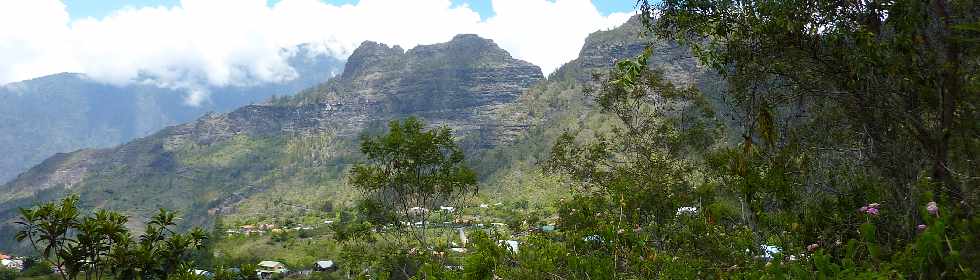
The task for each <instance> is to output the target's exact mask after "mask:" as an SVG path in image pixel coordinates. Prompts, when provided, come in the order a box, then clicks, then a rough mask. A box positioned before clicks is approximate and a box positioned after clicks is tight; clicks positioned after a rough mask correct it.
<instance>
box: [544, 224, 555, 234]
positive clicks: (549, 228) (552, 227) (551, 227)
mask: <svg viewBox="0 0 980 280" xmlns="http://www.w3.org/2000/svg"><path fill="white" fill-rule="evenodd" d="M541 232H545V233H547V232H555V225H544V226H542V227H541Z"/></svg>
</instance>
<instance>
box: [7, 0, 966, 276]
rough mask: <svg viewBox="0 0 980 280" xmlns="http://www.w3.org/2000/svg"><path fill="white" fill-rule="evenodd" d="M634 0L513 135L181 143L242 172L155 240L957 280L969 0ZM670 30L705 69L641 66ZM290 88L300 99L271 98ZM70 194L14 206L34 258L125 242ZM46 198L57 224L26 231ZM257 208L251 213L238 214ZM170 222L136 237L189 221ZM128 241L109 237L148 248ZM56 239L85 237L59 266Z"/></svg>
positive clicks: (225, 179) (342, 259)
mask: <svg viewBox="0 0 980 280" xmlns="http://www.w3.org/2000/svg"><path fill="white" fill-rule="evenodd" d="M638 4H639V5H638V7H639V10H640V11H639V15H638V19H637V20H638V21H640V22H642V24H636V25H630V26H629V28H627V29H626V31H622V32H615V31H607V32H599V33H597V34H596V35H595V36H594V37H593V40H605V41H608V42H616V44H612V45H616V46H621V45H624V44H626V43H627V42H644V44H648V45H647V46H646V49H645V51H643V52H642V54H640V55H639V56H638V57H631V58H629V59H622V60H619V61H618V62H617V63H616V64H615V65H614V66H613V67H611V68H610V69H605V71H604V72H602V73H599V74H598V75H596V76H595V77H594V80H592V81H591V82H588V81H582V80H581V77H583V76H587V75H588V74H589V73H588V71H590V69H589V68H588V67H586V66H588V65H587V64H585V63H578V62H575V63H570V64H569V65H566V66H565V67H563V68H562V70H560V71H559V72H558V73H556V74H555V75H552V77H550V78H549V79H548V80H547V81H544V82H542V83H540V84H538V85H536V86H534V87H532V88H531V89H530V91H529V92H527V93H525V94H524V95H523V97H521V100H520V101H519V102H518V103H516V104H512V105H510V106H509V107H505V108H502V109H500V110H502V111H505V112H508V113H509V114H510V115H513V116H515V118H524V119H526V120H527V121H528V123H532V124H534V125H533V126H532V127H531V128H529V129H528V131H526V133H524V134H523V135H521V136H520V137H519V138H517V140H515V141H513V143H509V144H505V145H500V146H496V147H492V148H479V143H480V141H479V140H480V139H475V138H480V137H482V136H481V135H453V133H452V132H451V131H450V130H449V129H447V128H428V129H427V128H426V126H425V125H424V124H423V122H422V121H421V120H418V119H416V118H407V119H404V120H393V121H391V122H390V123H389V124H388V126H387V129H386V127H385V126H384V124H372V125H371V126H369V127H368V128H366V129H365V131H364V132H363V135H365V136H362V137H361V138H360V142H359V143H358V141H357V139H353V138H352V137H348V138H345V137H341V136H335V135H333V134H330V133H321V134H315V135H288V136H279V137H275V136H270V137H264V138H260V137H251V136H247V135H236V136H234V137H233V138H231V139H230V140H228V141H225V142H221V143H217V144H206V145H202V146H200V147H198V146H183V147H181V148H180V149H179V150H176V151H175V155H176V158H177V160H178V161H180V162H181V164H182V166H187V167H193V169H194V170H195V172H200V173H201V174H209V175H208V176H202V177H201V178H207V182H206V183H204V184H207V185H208V186H211V185H221V184H226V185H233V184H234V185H243V184H252V183H261V184H262V186H261V187H256V188H251V187H250V188H243V189H260V188H263V189H262V191H255V193H245V192H246V191H241V192H242V193H241V194H236V195H240V196H242V197H247V198H243V200H242V201H230V200H228V201H215V200H211V201H210V202H208V203H206V204H207V207H198V208H202V209H203V208H210V209H223V208H222V207H224V206H225V205H232V206H234V207H230V208H234V209H237V212H230V213H220V216H221V218H222V219H221V221H218V222H216V225H215V230H214V232H213V233H212V234H211V235H210V238H209V239H208V240H207V242H204V241H203V240H201V239H194V238H191V239H193V240H199V241H200V242H191V243H192V244H199V245H197V247H200V248H201V249H202V250H201V251H203V252H205V253H204V254H201V255H193V256H192V255H182V256H187V257H186V258H178V259H180V260H187V261H194V262H195V263H194V266H195V267H200V268H206V269H210V270H212V271H215V272H216V273H215V276H214V277H215V278H222V279H223V277H228V276H226V275H225V272H226V270H225V269H224V268H225V267H239V268H241V269H240V270H239V271H241V274H240V275H243V276H248V277H254V275H255V273H254V272H255V270H256V269H255V266H254V264H255V263H257V262H259V261H262V260H276V261H280V262H283V263H285V264H286V265H287V266H288V267H290V268H291V269H292V268H295V269H296V270H297V271H303V270H307V269H309V268H310V266H311V265H312V263H313V262H315V261H318V260H327V259H329V260H334V261H336V262H337V263H339V264H340V267H341V268H340V270H339V271H338V272H315V273H309V274H304V273H292V274H289V275H280V276H277V277H286V278H315V279H319V278H324V279H333V278H357V279H364V278H372V279H498V278H500V279H759V278H764V279H800V278H802V279H812V278H817V279H869V278H870V279H896V278H912V279H974V278H977V277H980V276H978V275H977V272H978V269H980V256H978V254H980V242H978V240H977V236H980V218H977V217H976V216H975V213H976V205H980V203H978V201H977V199H978V197H980V190H978V189H977V178H980V175H978V174H977V172H978V170H980V168H977V165H976V164H977V163H976V161H975V159H976V158H977V153H978V152H980V140H978V139H980V137H978V132H980V126H977V123H976V120H977V119H980V115H978V112H977V110H976V104H977V98H978V96H980V92H978V91H980V79H978V77H977V74H976V69H977V66H978V65H977V63H978V61H980V58H978V56H977V46H978V44H980V41H977V40H976V39H975V38H977V37H980V36H978V35H980V21H978V20H980V18H978V14H980V10H978V9H980V8H978V6H977V5H976V4H975V3H974V2H973V1H968V0H953V1H943V0H931V1H911V0H908V1H906V0H895V1H851V2H846V3H845V2H840V1H820V0H813V1H693V0H690V1H689V0H665V1H660V2H659V3H658V4H655V5H654V4H651V3H648V2H647V1H640V2H639V3H638ZM634 23H635V22H634ZM624 34H628V35H624ZM639 34H645V35H644V36H648V37H644V38H632V37H629V38H626V37H624V36H637V35H639ZM600 45H601V44H600ZM665 46H666V47H665ZM675 47H678V48H683V49H690V50H691V52H692V54H693V55H694V57H695V58H697V59H698V60H699V61H700V63H701V66H702V67H703V69H704V71H706V72H711V73H710V74H711V75H715V74H717V75H718V76H717V77H718V78H719V79H720V81H710V80H704V81H701V80H697V81H687V80H684V79H679V78H678V77H680V76H683V75H678V73H677V72H671V69H664V68H667V66H676V65H667V64H668V62H667V61H670V59H673V58H674V57H672V56H676V55H682V53H679V52H678V53H671V54H669V55H664V54H663V50H664V49H665V48H667V49H671V50H672V51H673V50H674V49H677V48H675ZM687 66H690V65H687ZM685 67H686V66H685ZM691 67H695V66H691ZM675 68H684V67H675ZM692 77H693V78H694V79H707V77H710V75H707V74H706V75H701V76H698V75H693V76H692ZM719 86H721V87H723V89H724V90H718V88H716V87H719ZM311 94H312V93H311ZM291 101H302V100H300V99H294V100H289V99H287V100H277V101H276V102H277V104H280V105H281V106H292V105H295V104H292V102H291ZM291 104H292V105H291ZM456 136H461V137H458V138H457V137H456ZM457 143H458V144H457ZM358 144H360V145H359V146H358ZM358 148H359V149H358ZM358 150H359V151H360V153H357V152H356V151H358ZM464 154H465V156H464ZM478 173H479V175H477V174H478ZM345 174H346V175H348V176H347V177H346V178H343V176H344V175H345ZM161 177H162V176H161ZM162 178H166V177H162ZM143 179H146V178H143ZM161 180H162V179H161ZM477 184H479V185H480V192H479V193H477V192H476V190H477ZM216 189H218V188H202V190H207V191H201V190H198V191H199V192H197V193H198V194H201V195H202V196H206V197H210V198H216V197H222V195H223V193H221V192H220V191H217V190H216ZM229 189H232V188H229ZM353 190H356V192H355V191H353ZM72 199H73V198H71V197H70V198H69V199H66V200H64V201H63V202H62V203H61V205H60V206H59V205H56V204H50V205H49V204H44V205H41V206H39V207H37V208H33V209H34V210H24V213H25V214H24V215H23V216H24V217H25V221H24V222H23V225H25V227H24V232H25V234H23V236H25V237H24V238H22V239H24V240H27V241H29V242H31V243H32V244H35V240H36V241H37V244H41V245H40V246H38V252H40V254H41V255H42V256H44V257H46V258H48V259H49V262H50V263H51V264H53V265H54V266H55V267H66V268H67V271H69V272H70V271H73V270H72V268H71V267H72V265H76V266H77V265H78V264H79V263H80V264H81V265H83V266H85V265H87V266H92V267H85V268H84V269H75V270H74V271H82V272H84V273H95V275H98V273H99V272H98V271H100V270H99V269H96V268H95V266H96V265H99V264H102V263H100V260H103V261H106V262H109V263H111V261H112V260H113V257H114V256H115V253H114V252H116V251H114V250H116V248H117V247H120V246H118V245H117V243H118V244H125V243H126V241H125V238H122V239H120V238H117V237H116V236H115V235H113V234H107V233H111V232H114V231H118V230H120V228H121V229H122V230H124V229H125V228H124V227H121V226H120V225H121V224H125V218H124V217H122V216H120V215H118V214H113V213H111V212H96V213H95V214H94V216H92V217H85V218H73V217H75V216H74V215H77V214H72V212H71V211H67V212H66V211H62V210H59V209H62V208H65V206H64V205H69V207H67V208H66V209H72V208H74V206H71V205H74V204H75V203H77V202H76V201H75V200H77V198H74V199H75V200H72ZM199 204H204V203H203V202H199ZM197 206H201V205H197ZM441 206H451V207H453V211H451V212H449V211H446V212H441V211H438V210H437V209H438V208H439V207H441ZM41 209H49V210H41ZM72 211H75V210H72ZM62 212H64V213H67V214H53V213H62ZM168 213H169V212H161V214H160V215H158V216H160V217H161V218H154V220H151V222H150V223H148V224H149V225H151V227H150V228H149V229H154V230H155V232H160V229H161V228H166V227H168V226H161V224H167V223H166V222H157V221H156V220H160V221H167V220H168V219H171V220H172V215H171V216H169V217H170V218H166V217H168V216H167V215H168ZM34 217H44V218H34ZM65 217H69V218H67V219H68V220H72V221H74V220H76V219H77V221H75V222H72V223H69V225H72V226H70V227H71V230H70V231H71V232H72V234H69V235H64V236H62V237H58V238H55V239H53V240H54V242H55V244H61V245H57V246H54V247H51V246H46V245H47V244H52V243H51V242H52V241H47V240H48V239H47V238H48V237H46V236H48V235H47V234H46V232H51V231H53V232H62V229H61V227H60V226H58V225H61V224H60V223H57V221H59V220H58V219H65ZM28 218H30V219H28ZM86 223H88V224H91V225H87V224H86ZM95 225H99V226H95ZM154 225H156V226H154ZM169 225H172V223H170V224H169ZM259 225H263V226H265V225H271V226H272V228H271V229H266V230H268V232H261V233H256V234H253V233H251V232H248V233H242V232H241V231H240V230H241V229H245V228H254V227H257V226H259ZM226 230H230V232H226ZM29 232H33V234H27V233H29ZM76 232H77V233H78V234H77V235H76V234H75V233H76ZM149 233H151V232H150V231H148V234H149ZM99 234H101V235H99ZM170 234H172V235H168V236H170V237H166V238H163V237H161V238H156V239H155V240H158V242H162V244H169V243H170V241H166V240H170V239H172V238H173V236H188V235H181V234H177V233H175V232H173V231H171V232H170ZM124 235H125V234H124ZM56 236H57V235H56ZM96 236H102V237H106V238H94V239H93V237H96ZM197 236H200V234H198V235H197ZM31 238H33V239H31ZM59 238H60V239H59ZM114 238H115V239H114ZM184 238H190V237H184ZM117 239H118V240H119V241H116V240H117ZM151 239H153V238H151ZM91 240H102V241H100V242H117V243H100V242H95V243H93V242H91ZM58 242H60V243H58ZM154 244H156V243H154ZM512 244H514V245H512ZM140 246H141V245H138V244H137V243H133V245H130V246H122V248H124V250H123V251H120V252H128V253H132V252H150V251H152V252H165V251H167V250H166V249H160V248H167V247H166V246H164V245H159V244H158V245H149V246H150V247H148V248H157V249H154V250H143V251H140V250H142V249H140V248H142V247H140ZM159 246H164V247H159ZM62 247H64V248H69V249H71V248H95V249H91V250H90V249H85V250H80V249H71V250H62V249H61V248H62ZM126 248H128V249H126ZM73 250H74V251H82V252H87V253H86V254H89V253H90V252H94V253H95V256H97V257H90V258H89V259H91V261H83V262H78V261H74V262H67V261H68V260H72V258H73V257H74V256H75V255H72V254H71V252H74V251H73ZM62 251H64V253H59V252H62ZM52 252H53V253H52ZM99 252H102V253H99ZM98 254H102V255H98ZM137 255H138V254H137ZM177 255H181V254H177ZM98 256H102V257H98ZM83 259H84V258H83ZM153 259H157V258H153ZM163 259H164V260H166V258H163ZM141 265H143V266H145V267H153V269H149V270H140V271H155V272H154V273H157V274H155V275H157V276H160V277H174V278H194V277H195V275H191V274H190V273H189V270H188V269H177V270H173V269H171V268H173V267H179V264H176V263H154V264H141ZM143 266H141V267H143ZM112 267H113V269H110V270H106V271H108V272H109V274H113V275H119V272H118V271H116V270H115V269H117V268H116V267H117V266H112ZM168 271H169V273H168ZM0 275H2V274H0ZM0 277H3V276H0Z"/></svg>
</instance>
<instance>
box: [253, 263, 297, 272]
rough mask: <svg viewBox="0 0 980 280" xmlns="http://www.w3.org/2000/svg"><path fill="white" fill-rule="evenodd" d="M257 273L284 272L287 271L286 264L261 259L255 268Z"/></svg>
mask: <svg viewBox="0 0 980 280" xmlns="http://www.w3.org/2000/svg"><path fill="white" fill-rule="evenodd" d="M256 271H257V272H258V273H259V275H270V274H278V273H286V272H287V271H289V270H288V269H286V265H284V264H282V263H281V262H277V261H262V262H260V263H259V267H258V268H256Z"/></svg>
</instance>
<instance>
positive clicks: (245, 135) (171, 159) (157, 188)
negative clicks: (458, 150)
mask: <svg viewBox="0 0 980 280" xmlns="http://www.w3.org/2000/svg"><path fill="white" fill-rule="evenodd" d="M542 79H544V77H543V75H542V73H541V70H540V68H538V67H537V66H534V65H532V64H530V63H528V62H525V61H520V60H517V59H514V58H511V57H510V55H509V54H508V53H507V52H506V51H504V50H502V49H500V48H499V47H498V46H497V45H496V44H495V43H493V42H492V41H490V40H487V39H483V38H480V37H477V36H475V35H459V36H456V37H454V38H453V39H452V40H451V41H449V42H446V43H442V44H435V45H427V46H418V47H415V48H413V49H410V50H408V51H405V50H403V49H401V48H400V47H398V46H393V47H389V46H386V45H384V44H378V43H374V42H365V43H363V44H362V45H361V46H360V47H359V48H358V49H357V50H355V51H354V52H353V54H352V55H351V57H350V58H349V59H348V62H347V65H346V66H345V68H344V74H343V75H341V76H338V77H335V78H333V79H331V80H330V81H328V82H326V83H324V84H322V85H320V86H318V87H315V88H312V89H310V90H306V91H303V92H300V93H299V94H297V95H296V96H294V97H281V98H273V99H272V100H271V101H269V102H267V103H264V104H256V105H248V106H244V107H241V108H239V109H236V110H234V111H231V112H229V113H224V114H218V113H211V114H207V115H205V116H203V117H200V118H198V119H197V120H195V121H192V122H188V123H184V124H180V125H176V126H171V127H167V128H164V129H163V130H160V131H159V132H157V133H154V134H152V135H149V136H147V137H143V138H139V139H136V140H134V141H130V142H128V143H126V144H123V145H120V146H116V147H112V148H104V149H85V150H80V151H76V152H72V153H63V154H57V155H55V156H53V157H50V158H48V159H47V160H45V161H44V162H42V163H41V164H39V165H37V166H35V167H33V168H31V169H30V170H28V171H27V172H25V173H23V174H21V175H19V176H17V178H16V179H14V180H13V181H11V182H9V183H7V184H5V185H3V186H2V187H0V193H2V194H0V202H2V203H0V217H3V219H4V220H6V219H10V218H11V217H13V216H14V212H15V210H16V209H17V207H22V206H26V205H29V204H31V203H33V202H34V201H37V200H46V199H50V198H53V197H58V196H61V195H63V194H64V193H66V192H72V193H78V194H80V195H81V197H82V204H83V205H84V206H85V207H88V208H96V207H97V208H109V209H115V210H119V211H122V212H124V213H126V214H129V215H131V216H133V217H134V218H133V219H131V222H132V223H133V226H136V227H139V226H140V225H139V222H140V221H142V220H143V218H144V217H147V216H148V215H149V214H151V213H152V212H153V211H155V209H157V208H160V207H164V208H169V209H175V210H179V211H181V213H183V217H184V219H183V221H184V224H185V225H196V224H202V223H206V222H207V221H209V220H211V218H212V217H213V216H214V215H215V214H219V213H227V212H229V211H236V209H235V208H236V207H233V206H235V205H237V204H238V203H240V202H241V200H242V199H243V198H246V199H247V198H251V197H253V196H256V195H261V194H282V193H283V192H285V191H297V192H301V193H302V194H303V195H310V193H314V192H317V189H318V187H319V189H324V188H326V189H334V190H336V189H338V188H341V187H342V186H340V185H338V184H336V182H337V179H338V178H340V177H341V176H340V174H341V173H340V172H341V171H342V170H343V168H344V167H345V165H344V164H345V163H348V162H351V161H352V159H353V158H356V157H357V155H354V154H352V153H351V151H352V150H356V148H354V147H355V146H356V136H358V135H359V134H360V133H361V132H362V131H364V130H365V129H368V130H371V129H372V127H379V126H380V125H381V124H383V123H385V122H387V120H389V119H391V118H400V117H404V116H408V115H415V116H420V117H421V118H423V119H425V120H426V121H427V122H428V123H431V124H434V125H447V126H451V127H453V128H455V130H456V132H457V133H459V134H460V135H461V136H464V135H472V134H480V133H481V132H488V133H485V134H487V135H491V134H492V135H499V134H497V133H489V132H492V131H498V130H508V131H519V130H521V129H523V128H524V127H526V126H525V125H521V123H519V121H517V120H512V119H509V118H508V116H507V115H506V114H504V113H503V112H499V110H497V109H498V108H501V107H505V106H506V105H507V104H510V103H513V102H515V101H516V100H517V99H518V98H519V97H520V95H521V93H523V92H525V91H526V90H527V89H528V88H529V87H530V86H531V85H533V84H535V83H536V82H538V81H540V80H542ZM514 133H517V132H514ZM506 140H507V139H501V138H499V137H486V138H485V139H480V140H478V141H475V142H476V143H478V145H483V146H493V145H497V144H499V143H502V142H504V141H506ZM297 185H300V186H310V185H312V186H311V187H305V188H300V189H295V188H291V187H294V186H297ZM303 192H306V193H303ZM10 230H11V229H10V228H9V227H8V228H6V229H5V230H0V235H4V236H7V235H6V234H7V233H9V232H10Z"/></svg>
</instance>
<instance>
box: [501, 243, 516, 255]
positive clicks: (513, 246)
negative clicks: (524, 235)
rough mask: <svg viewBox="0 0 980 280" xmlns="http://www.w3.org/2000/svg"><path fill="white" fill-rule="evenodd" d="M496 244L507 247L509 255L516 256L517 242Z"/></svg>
mask: <svg viewBox="0 0 980 280" xmlns="http://www.w3.org/2000/svg"><path fill="white" fill-rule="evenodd" d="M497 244H498V245H501V246H507V249H508V250H510V252H511V253H515V254H517V240H497Z"/></svg>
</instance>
